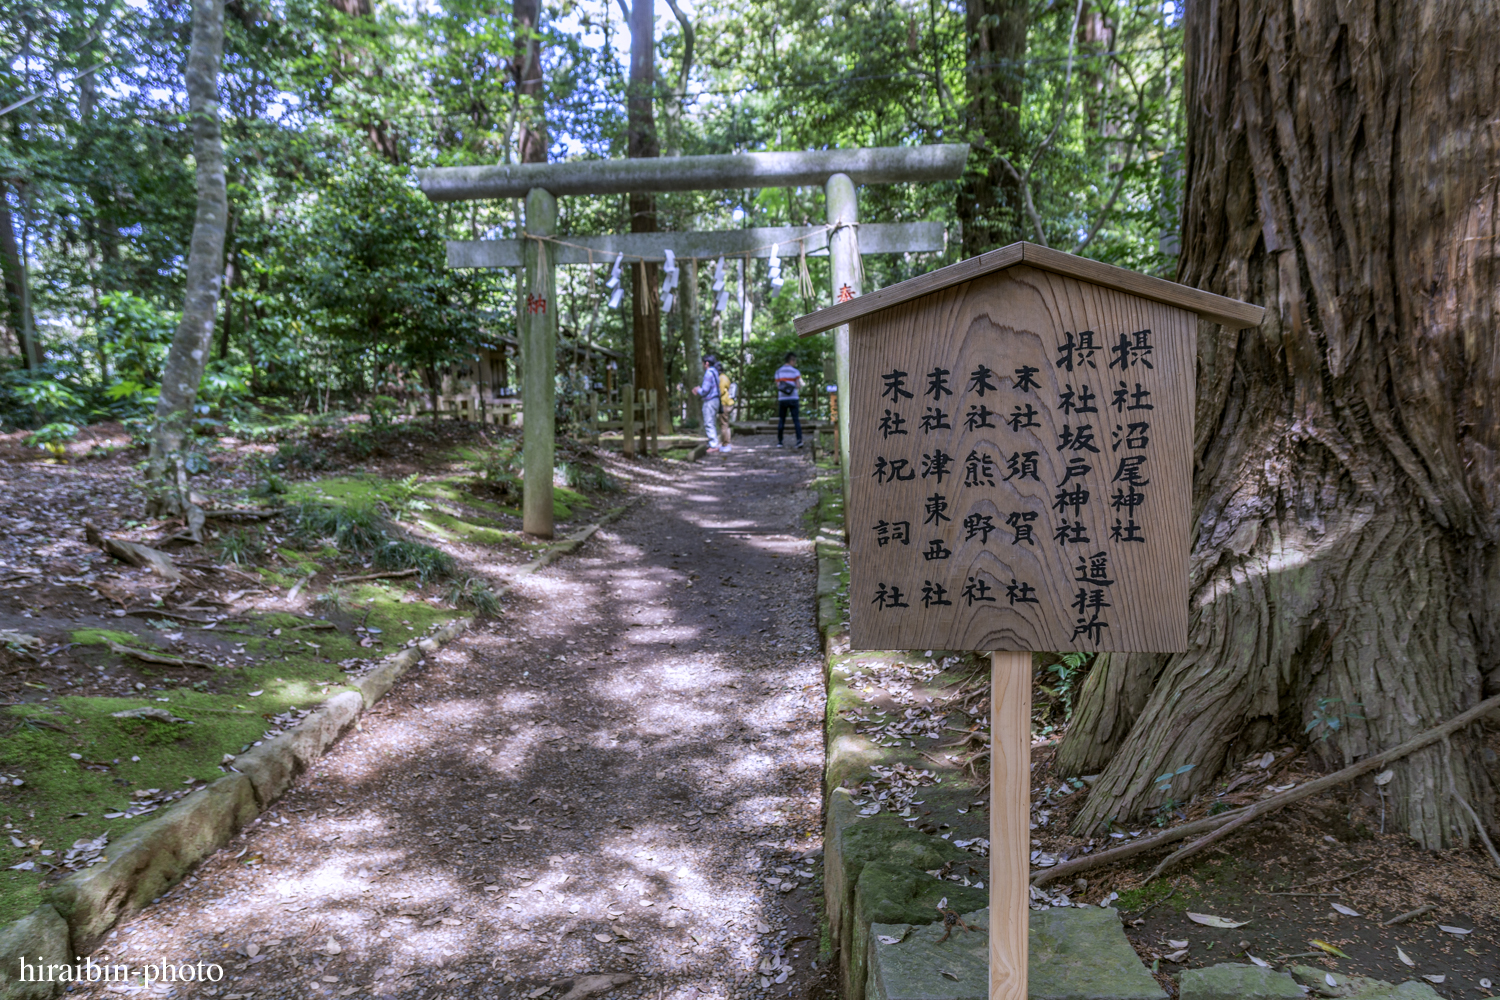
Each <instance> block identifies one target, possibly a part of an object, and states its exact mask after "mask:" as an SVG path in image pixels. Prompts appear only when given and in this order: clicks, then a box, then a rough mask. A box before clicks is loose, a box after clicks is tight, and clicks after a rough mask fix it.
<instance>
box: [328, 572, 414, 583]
mask: <svg viewBox="0 0 1500 1000" xmlns="http://www.w3.org/2000/svg"><path fill="white" fill-rule="evenodd" d="M420 572H422V571H421V570H419V569H398V570H392V571H391V572H389V573H364V574H362V575H360V576H336V577H334V578H333V579H332V580H329V581H328V583H329V585H330V586H332V585H333V584H335V583H359V582H360V581H361V580H395V579H398V578H400V577H403V576H416V575H417V574H418V573H420Z"/></svg>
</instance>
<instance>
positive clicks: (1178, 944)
mask: <svg viewBox="0 0 1500 1000" xmlns="http://www.w3.org/2000/svg"><path fill="white" fill-rule="evenodd" d="M1187 946H1188V943H1187V942H1186V941H1173V940H1172V939H1171V938H1168V939H1167V947H1168V948H1172V949H1174V950H1175V949H1177V948H1186V947H1187Z"/></svg>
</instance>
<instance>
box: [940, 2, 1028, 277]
mask: <svg viewBox="0 0 1500 1000" xmlns="http://www.w3.org/2000/svg"><path fill="white" fill-rule="evenodd" d="M1030 10H1031V5H1030V3H1029V0H967V3H966V5H965V16H964V21H965V30H966V32H967V37H968V69H969V72H968V74H967V76H966V79H967V81H968V94H967V101H968V109H967V113H966V116H965V117H966V125H967V127H968V133H969V145H970V149H971V152H970V153H969V162H968V166H967V169H966V170H965V172H964V176H963V180H962V181H961V182H960V184H959V189H958V218H959V222H960V223H961V224H962V226H963V252H964V256H965V257H973V256H975V255H977V254H981V253H984V252H985V251H986V250H992V249H994V248H995V247H998V246H1005V245H1006V244H1008V243H1014V242H1015V241H1016V240H1019V239H1022V238H1024V237H1025V235H1026V232H1027V229H1026V215H1025V210H1024V209H1023V207H1022V204H1021V186H1020V182H1019V181H1017V180H1016V178H1015V177H1014V176H1013V175H1012V174H1010V173H1009V172H1008V171H1007V170H1006V169H1005V167H1004V166H1003V165H1002V164H1001V161H1000V157H1002V156H1006V157H1009V158H1010V160H1011V162H1013V163H1015V162H1019V157H1017V156H1016V151H1017V150H1018V149H1020V148H1021V144H1022V142H1021V84H1022V81H1023V79H1024V72H1023V67H1024V64H1025V59H1026V28H1027V22H1028V17H1029V14H1030Z"/></svg>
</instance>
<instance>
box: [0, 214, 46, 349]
mask: <svg viewBox="0 0 1500 1000" xmlns="http://www.w3.org/2000/svg"><path fill="white" fill-rule="evenodd" d="M0 266H3V267H4V270H5V306H6V325H7V326H9V327H10V329H11V332H12V334H13V335H14V336H15V338H16V350H17V351H18V352H20V355H21V357H22V359H23V360H24V361H25V362H26V368H27V370H29V371H35V370H36V369H37V368H39V367H40V366H41V363H42V352H41V350H40V349H39V348H38V346H37V342H36V327H35V325H34V324H33V323H32V321H31V289H30V286H29V285H28V283H27V277H26V262H25V261H23V260H22V259H21V248H20V244H19V243H18V242H17V240H16V226H15V220H14V218H13V217H12V216H11V214H10V207H9V206H8V205H7V204H6V203H5V192H4V190H3V189H0Z"/></svg>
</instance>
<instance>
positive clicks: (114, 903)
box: [0, 525, 597, 1000]
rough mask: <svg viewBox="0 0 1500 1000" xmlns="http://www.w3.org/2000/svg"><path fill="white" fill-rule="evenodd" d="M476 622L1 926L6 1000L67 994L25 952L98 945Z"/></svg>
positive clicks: (404, 660) (438, 640) (385, 673)
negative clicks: (39, 976)
mask: <svg viewBox="0 0 1500 1000" xmlns="http://www.w3.org/2000/svg"><path fill="white" fill-rule="evenodd" d="M594 527H595V528H596V529H597V525H596V526H594ZM580 544H581V542H580ZM574 547H575V548H576V546H574ZM472 622H473V619H471V618H457V619H454V620H453V621H451V622H449V623H448V624H447V625H444V626H443V627H442V628H440V629H438V630H437V631H436V632H434V633H433V634H432V635H430V636H426V637H424V638H423V639H421V640H419V641H418V642H417V643H416V644H415V645H414V646H408V647H407V648H405V649H403V650H401V651H399V652H397V653H394V654H392V655H391V656H388V657H386V658H385V659H384V661H382V663H381V665H380V666H378V667H376V668H375V669H374V670H373V671H371V672H370V673H368V674H366V675H365V676H364V677H362V678H360V679H359V680H358V681H356V682H354V685H353V686H354V687H355V688H356V689H357V690H355V691H344V692H341V693H339V694H336V695H334V696H333V697H331V698H329V699H328V700H326V701H324V702H323V703H322V704H321V705H319V706H318V707H317V708H316V709H314V710H313V712H312V714H311V715H309V716H308V717H307V718H305V719H303V720H302V721H301V722H300V723H298V724H297V725H296V726H295V727H293V728H292V729H289V730H287V731H286V732H285V733H282V734H281V735H280V736H277V737H274V738H273V739H270V740H267V741H265V742H264V743H262V744H261V745H260V746H258V747H254V748H252V749H251V750H248V751H246V752H245V753H243V754H240V755H239V756H238V757H236V758H235V760H234V764H233V765H232V766H231V773H230V774H226V775H225V776H224V777H222V778H219V779H218V780H216V781H214V782H212V783H211V784H209V785H207V786H205V787H203V788H201V789H199V790H198V791H196V792H193V793H192V794H191V795H189V796H188V797H187V798H186V799H184V800H183V801H181V802H179V803H177V804H176V805H174V806H172V807H171V808H170V809H168V810H167V811H166V812H164V813H162V814H161V815H160V816H158V817H157V818H155V819H153V820H150V821H149V822H146V823H143V824H142V825H140V826H138V827H136V828H135V829H134V830H131V831H130V832H129V833H127V834H126V835H125V836H124V837H123V838H121V839H120V840H118V841H116V842H115V843H113V844H111V845H109V847H107V848H106V849H105V851H104V857H105V860H104V862H103V863H102V864H96V865H92V866H90V867H89V868H86V869H84V870H83V871H80V872H76V873H75V874H73V875H70V876H68V877H67V878H66V879H64V880H63V881H62V882H60V883H58V884H57V885H56V886H54V887H53V888H52V889H50V890H49V891H48V893H47V901H46V902H45V903H43V904H42V905H41V906H39V907H37V908H36V909H35V910H33V911H32V912H31V913H29V914H28V915H26V916H24V917H22V918H21V919H19V920H17V921H15V922H14V923H12V924H11V925H10V926H9V927H6V928H5V929H4V930H0V1000H50V998H52V997H56V996H58V995H60V994H61V992H62V988H63V986H64V985H65V983H62V982H56V983H51V982H44V983H22V982H21V981H20V975H21V968H20V962H21V959H22V958H25V959H26V960H27V961H28V962H34V961H35V960H36V959H37V958H38V957H43V958H45V960H46V961H47V962H48V963H49V964H51V963H56V964H71V963H72V961H73V958H74V956H83V955H87V954H89V953H90V952H92V951H93V950H94V949H95V948H96V947H98V945H99V942H100V940H101V939H102V938H103V937H104V935H105V934H106V933H108V932H109V929H110V928H111V927H113V926H115V924H116V923H118V922H119V921H120V920H121V919H122V918H124V917H126V916H129V915H130V914H132V913H135V912H137V911H139V910H141V909H144V908H145V907H146V906H148V905H150V903H151V901H152V900H154V899H156V898H157V897H159V896H161V894H162V893H164V892H166V891H167V890H168V889H170V888H171V887H172V886H173V885H175V884H176V883H177V882H178V881H179V880H181V879H182V877H183V876H184V875H186V874H187V873H188V871H189V870H191V869H192V868H193V866H194V865H196V864H198V862H200V861H202V860H203V859H204V858H206V857H208V856H209V855H210V854H212V853H214V852H215V851H217V850H218V849H219V848H221V847H223V846H224V845H225V844H227V843H229V840H230V838H231V837H233V836H234V834H235V832H236V831H238V830H239V829H241V828H242V827H243V826H244V825H245V824H246V823H248V822H250V820H252V819H254V818H255V817H256V816H258V815H259V814H260V813H262V812H264V811H265V810H266V809H268V808H269V807H270V805H271V803H272V802H274V801H275V800H276V799H277V798H278V797H280V796H281V794H282V793H283V792H285V791H286V790H287V788H288V787H290V785H291V783H292V782H293V781H294V780H295V779H296V778H297V776H298V775H300V774H302V773H303V772H304V771H306V770H307V768H308V767H309V766H311V764H312V763H313V762H314V761H316V760H317V759H318V758H319V757H321V756H322V755H323V754H324V752H326V751H327V749H328V748H329V747H330V746H331V745H333V743H335V742H336V741H337V740H338V739H339V737H341V736H343V735H344V733H345V732H347V731H348V730H349V728H350V727H352V726H353V725H354V724H355V723H356V722H357V721H358V720H359V717H360V716H361V715H363V714H364V713H365V712H366V711H368V710H369V709H370V707H371V706H373V705H374V704H375V703H376V702H377V701H379V700H380V698H381V697H382V696H383V695H385V694H386V692H388V691H390V689H391V688H392V687H393V686H394V685H395V683H396V681H397V680H398V679H399V678H400V677H401V675H402V674H404V673H406V672H407V671H408V670H410V669H411V668H412V667H413V666H415V665H416V664H418V663H420V662H421V660H422V656H423V654H425V653H433V652H436V651H437V650H438V649H440V648H442V647H443V646H444V645H446V644H448V643H449V642H452V641H453V640H454V639H456V638H458V636H460V635H462V634H463V632H464V631H465V630H466V629H467V628H468V627H469V625H470V624H472Z"/></svg>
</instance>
